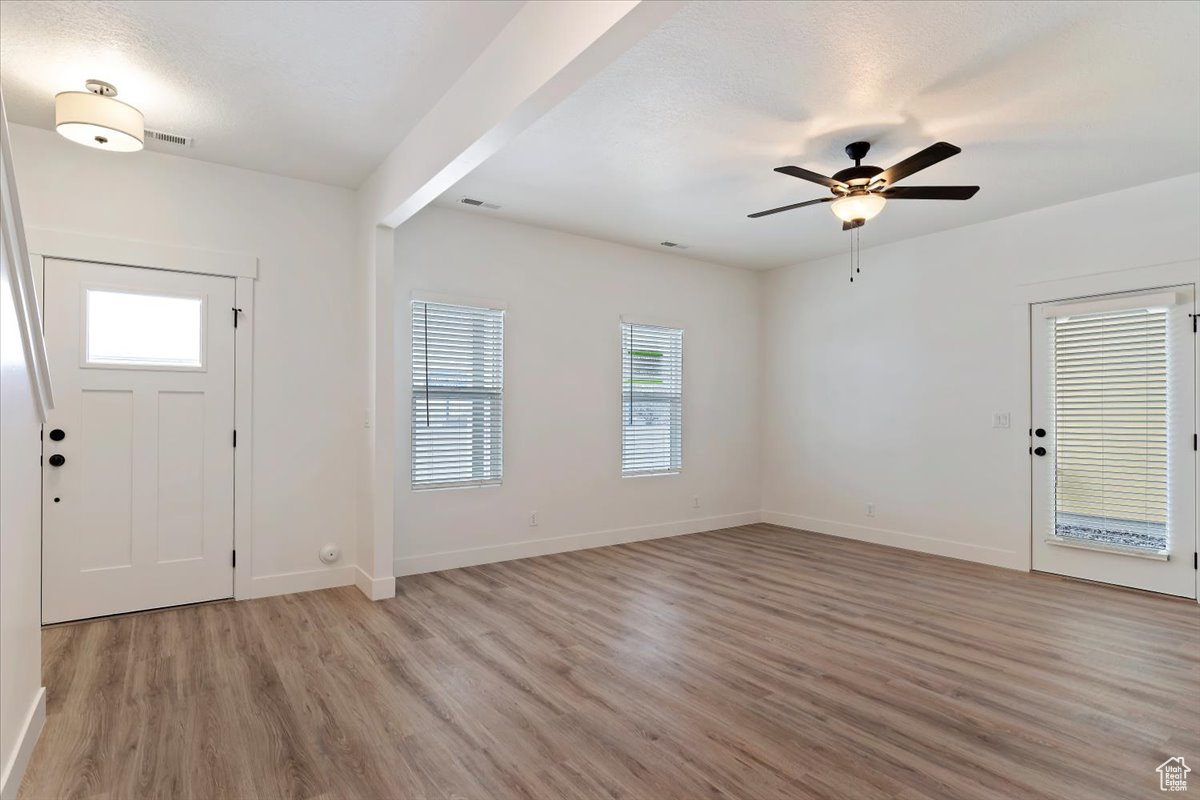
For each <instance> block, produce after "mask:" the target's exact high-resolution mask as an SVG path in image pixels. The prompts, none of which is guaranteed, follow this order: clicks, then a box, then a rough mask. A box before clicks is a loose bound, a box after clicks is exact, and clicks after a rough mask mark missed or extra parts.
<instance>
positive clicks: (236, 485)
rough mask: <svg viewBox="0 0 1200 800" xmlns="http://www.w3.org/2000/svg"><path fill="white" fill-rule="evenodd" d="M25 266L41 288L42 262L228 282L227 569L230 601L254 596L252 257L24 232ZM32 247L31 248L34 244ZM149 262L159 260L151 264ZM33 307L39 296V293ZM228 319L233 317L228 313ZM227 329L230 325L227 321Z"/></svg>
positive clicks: (58, 233)
mask: <svg viewBox="0 0 1200 800" xmlns="http://www.w3.org/2000/svg"><path fill="white" fill-rule="evenodd" d="M29 231H30V236H29V241H30V250H31V252H30V255H29V258H30V261H31V262H32V264H33V267H34V270H35V271H36V272H37V285H38V288H39V290H40V289H41V287H42V280H43V276H44V275H45V260H46V259H47V258H64V259H68V260H75V261H91V262H95V263H102V264H113V265H115V266H120V267H142V268H150V269H166V270H169V271H172V272H193V273H202V274H206V275H220V276H224V277H230V278H234V279H235V280H234V298H235V304H236V307H237V308H239V309H241V312H240V313H239V314H238V327H237V331H236V332H235V334H234V337H233V338H234V368H233V393H234V410H233V417H234V423H233V425H234V428H235V429H236V430H237V437H238V438H237V447H236V448H234V451H233V546H234V549H235V550H236V551H237V564H236V565H235V566H234V570H233V597H234V599H235V600H248V599H250V598H251V597H254V596H255V595H254V590H253V586H252V578H253V576H252V571H251V568H250V567H251V565H252V564H253V563H254V561H253V559H254V525H253V514H252V510H253V508H254V480H253V469H254V457H253V453H254V405H253V397H254V394H253V391H254V282H255V280H256V279H257V276H258V257H257V256H250V255H244V254H236V253H232V254H231V253H224V252H221V251H218V250H201V249H198V248H191V247H176V246H174V245H163V244H153V243H150V242H139V241H136V240H132V239H112V238H108V237H104V236H93V235H91V234H79V233H69V232H65V231H49V230H48V229H45V228H31V229H29ZM35 242H36V243H37V245H38V246H37V247H34V246H33V245H34V243H35ZM155 259H162V260H161V261H155ZM38 299H39V307H40V300H41V296H40V294H39V298H38ZM230 314H231V315H232V314H233V312H232V311H230ZM231 324H232V322H231Z"/></svg>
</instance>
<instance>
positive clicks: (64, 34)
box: [0, 0, 522, 187]
mask: <svg viewBox="0 0 1200 800" xmlns="http://www.w3.org/2000/svg"><path fill="white" fill-rule="evenodd" d="M521 5H522V3H521V2H519V0H512V1H511V2H510V1H509V0H497V1H495V2H452V1H450V0H445V1H441V0H433V1H431V2H348V1H346V0H343V1H342V2H266V1H264V0H256V2H224V1H220V2H218V1H214V0H205V1H204V2H181V1H179V0H175V1H174V2H50V1H49V0H34V1H33V2H27V1H26V0H4V2H3V3H0V62H2V63H3V66H4V69H3V89H4V97H5V102H6V103H7V105H8V111H9V120H10V121H12V122H18V123H23V124H26V125H34V126H36V127H40V128H53V126H54V95H55V94H56V93H57V92H61V91H66V90H82V89H83V82H84V81H85V80H87V79H89V78H99V79H101V80H105V81H108V82H110V83H113V84H115V85H116V86H117V89H118V90H119V92H120V99H121V100H124V101H126V102H128V103H130V104H132V105H134V106H137V107H138V108H139V109H141V110H142V112H143V113H144V114H145V117H146V127H147V128H152V129H155V130H162V131H168V132H171V133H178V134H183V135H186V136H191V137H194V138H195V142H194V144H193V145H192V146H191V147H187V148H178V149H175V148H174V147H173V146H171V145H157V144H156V145H154V148H155V149H159V150H163V151H165V152H172V153H177V154H178V155H185V156H188V157H191V158H198V159H202V160H205V161H215V162H218V163H221V164H230V165H232V166H237V167H245V168H248V169H255V170H260V171H263V172H272V173H276V174H279V175H287V176H291V177H295V178H303V179H306V180H314V181H319V182H322V183H330V184H335V185H341V186H349V187H355V186H358V185H359V184H360V183H361V182H362V181H363V179H364V178H366V176H367V175H368V174H370V172H371V170H373V169H374V168H375V167H376V166H377V165H378V164H379V162H380V161H382V160H383V158H384V157H385V156H386V155H387V154H388V153H389V152H391V150H392V148H393V147H395V146H396V143H397V142H399V141H400V140H402V139H403V138H404V136H405V134H407V133H408V131H409V130H410V129H411V128H412V127H413V125H414V124H416V122H417V121H418V120H419V119H421V117H422V116H423V115H424V114H425V113H426V112H427V111H428V110H429V109H430V108H431V107H432V106H433V104H434V103H435V102H437V100H438V98H440V97H441V96H442V94H444V93H445V91H446V90H447V89H448V88H449V87H450V86H451V84H453V83H454V81H455V80H457V79H458V77H459V76H460V75H461V74H462V73H463V71H464V70H465V69H466V68H467V67H468V66H469V65H470V64H471V62H472V61H474V60H475V58H476V56H478V55H479V53H480V52H481V51H482V50H483V48H485V47H486V46H487V45H488V43H489V42H491V40H492V39H493V38H495V36H496V34H497V33H498V32H499V31H500V30H501V29H502V28H503V27H504V25H505V24H507V23H508V21H509V20H510V19H511V18H512V16H513V15H514V14H515V13H516V12H517V10H518V9H519V8H520V7H521Z"/></svg>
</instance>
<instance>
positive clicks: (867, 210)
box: [830, 193, 887, 222]
mask: <svg viewBox="0 0 1200 800" xmlns="http://www.w3.org/2000/svg"><path fill="white" fill-rule="evenodd" d="M885 205H887V198H886V197H884V196H883V195H880V194H873V193H872V194H866V193H864V194H851V195H846V196H845V197H839V198H838V199H837V200H834V201H833V203H831V204H830V207H831V208H832V209H833V213H834V215H835V216H836V217H837V218H838V219H840V220H841V221H842V222H857V221H859V220H861V221H863V222H866V221H867V220H869V219H874V218H875V217H877V216H878V215H879V212H880V211H883V207H884V206H885Z"/></svg>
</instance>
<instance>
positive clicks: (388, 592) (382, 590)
mask: <svg viewBox="0 0 1200 800" xmlns="http://www.w3.org/2000/svg"><path fill="white" fill-rule="evenodd" d="M354 585H355V586H357V587H358V590H359V591H360V592H362V593H363V594H365V595H366V596H367V599H368V600H387V599H388V598H389V597H395V596H396V576H395V575H389V576H387V577H386V578H372V577H371V576H370V575H368V574H367V573H366V572H364V571H363V568H362V567H355V568H354Z"/></svg>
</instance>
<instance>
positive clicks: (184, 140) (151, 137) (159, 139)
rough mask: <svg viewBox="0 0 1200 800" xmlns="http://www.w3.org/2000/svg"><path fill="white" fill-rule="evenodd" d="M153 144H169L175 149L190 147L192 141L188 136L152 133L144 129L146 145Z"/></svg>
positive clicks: (161, 132)
mask: <svg viewBox="0 0 1200 800" xmlns="http://www.w3.org/2000/svg"><path fill="white" fill-rule="evenodd" d="M150 142H155V143H158V144H169V145H174V146H176V147H191V146H192V139H191V137H190V136H180V135H179V134H178V133H167V132H165V131H152V130H150V129H149V128H147V129H146V143H147V144H149V143H150Z"/></svg>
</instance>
